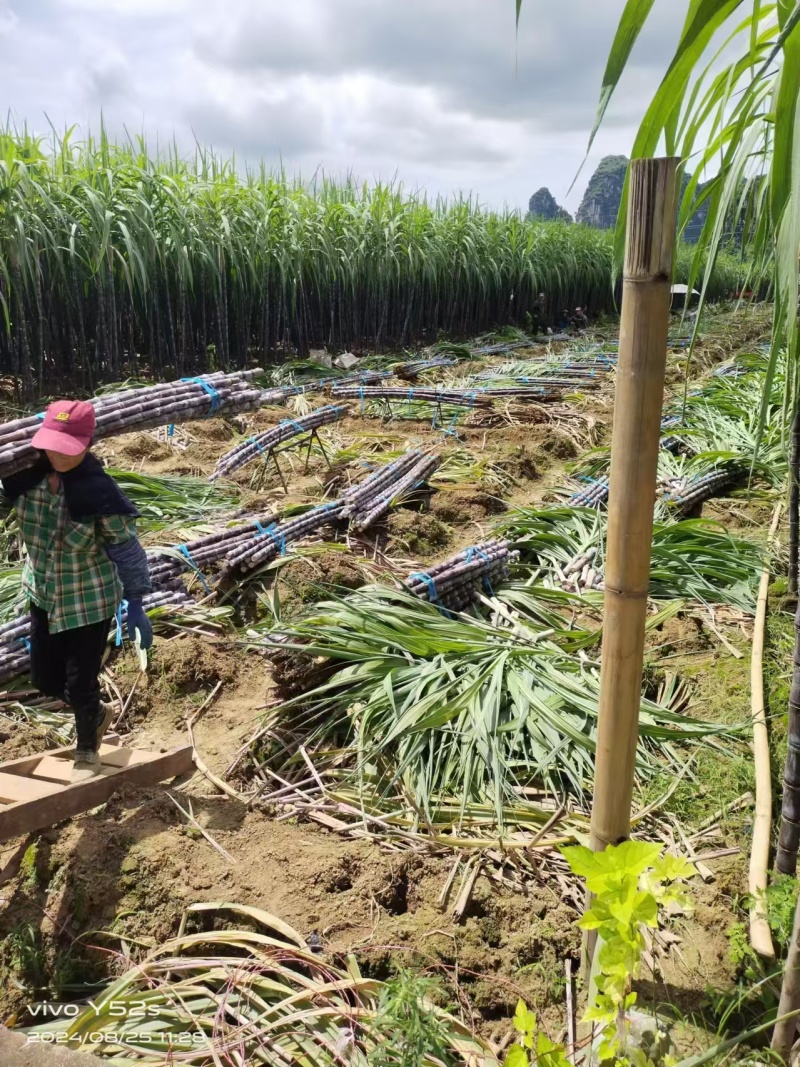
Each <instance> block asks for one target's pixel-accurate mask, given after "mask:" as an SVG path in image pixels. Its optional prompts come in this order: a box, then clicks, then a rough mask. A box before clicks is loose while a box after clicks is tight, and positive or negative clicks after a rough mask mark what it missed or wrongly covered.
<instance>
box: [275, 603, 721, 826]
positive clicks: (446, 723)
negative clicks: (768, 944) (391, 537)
mask: <svg viewBox="0 0 800 1067" xmlns="http://www.w3.org/2000/svg"><path fill="white" fill-rule="evenodd" d="M538 614H539V621H533V620H531V621H530V622H528V623H526V624H524V625H522V624H521V623H520V624H517V626H516V627H515V629H514V630H513V631H512V630H509V629H498V628H496V627H494V626H492V625H490V624H488V623H486V622H483V621H482V620H481V619H479V618H477V617H475V618H472V619H470V618H466V617H462V616H457V617H453V618H448V617H446V616H445V615H443V614H442V613H441V612H439V611H438V610H437V609H436V608H435V607H434V606H432V605H430V604H427V603H425V602H423V601H420V600H418V599H416V598H415V597H412V596H410V595H409V594H407V593H403V592H395V591H392V590H389V589H386V588H383V587H378V586H373V587H366V588H364V589H362V590H359V591H358V592H355V593H352V594H350V595H348V596H346V597H343V598H341V599H336V600H329V601H326V602H324V603H321V604H319V605H317V606H316V607H315V608H314V609H312V610H311V611H310V612H309V613H308V614H307V615H306V616H304V617H302V618H300V619H298V620H297V621H295V622H293V623H291V624H290V625H288V626H283V627H281V631H282V633H283V634H284V636H285V637H287V638H288V639H289V641H290V642H291V644H290V645H289V646H288V647H290V648H297V649H298V650H301V649H302V650H303V651H304V652H305V653H306V654H311V655H315V656H324V657H326V658H327V659H329V660H330V661H332V662H334V663H341V664H343V665H344V669H343V670H340V671H337V672H336V673H334V674H333V675H332V677H331V678H329V679H328V680H327V681H325V682H323V683H322V684H321V685H319V686H317V687H316V688H315V689H313V690H311V691H310V692H308V693H306V694H304V695H303V696H299V697H296V698H295V699H294V700H291V701H288V702H286V703H284V704H282V705H281V706H279V707H278V708H277V709H273V712H272V713H271V714H272V716H273V721H275V722H276V723H285V725H286V727H287V728H289V729H293V728H294V724H300V723H302V725H303V729H304V731H305V732H306V734H307V735H308V742H309V743H310V744H319V745H322V746H323V747H324V748H326V749H328V750H330V749H332V748H336V747H337V746H340V745H346V746H349V747H350V752H351V756H352V754H353V753H357V761H358V765H357V767H356V769H355V773H356V777H357V779H358V783H359V788H360V789H361V796H362V802H363V803H366V799H365V796H366V795H368V796H370V797H373V798H374V797H375V790H376V789H377V792H378V795H383V794H387V795H388V794H390V793H394V792H396V791H398V790H399V791H400V792H401V793H403V794H404V795H406V796H408V797H411V798H413V803H414V806H415V807H416V809H417V810H419V811H421V812H425V813H426V815H427V816H428V817H429V818H432V813H433V808H434V806H435V804H436V803H437V802H438V798H447V797H451V798H455V799H457V801H458V803H459V805H460V807H461V810H462V812H463V811H466V810H467V808H468V807H469V806H470V805H472V804H475V803H479V804H488V805H490V806H491V807H492V808H493V809H494V814H495V820H496V821H497V823H498V824H499V825H503V822H504V807H505V806H507V805H510V806H513V805H514V804H515V802H516V803H518V802H519V793H518V790H519V787H520V786H529V785H539V786H541V785H544V786H546V787H548V788H551V789H554V790H557V791H558V792H563V791H564V790H565V789H568V790H570V791H571V792H573V793H576V794H578V795H580V794H582V793H583V792H584V791H585V789H586V788H587V787H588V786H589V785H590V783H591V779H592V773H593V772H592V765H593V758H594V744H595V728H596V721H597V701H598V694H599V672H598V670H597V665H596V664H594V663H592V662H591V661H589V660H586V661H582V660H581V659H580V658H578V656H576V655H574V653H573V652H572V651H568V650H569V649H574V647H575V645H574V643H573V637H574V635H573V633H572V632H571V631H570V629H569V626H568V624H567V623H565V621H564V620H562V619H561V617H560V616H559V615H558V613H557V611H555V610H554V609H553V607H552V606H548V604H547V603H546V602H543V604H542V606H541V608H540V610H539V613H538ZM541 620H544V621H541ZM585 636H586V638H588V640H590V641H591V640H596V635H595V636H594V637H593V636H592V635H591V634H587V635H585ZM584 643H585V642H584ZM283 647H287V646H285V645H284V646H283ZM722 732H723V730H722V728H720V727H718V726H715V725H712V724H708V723H702V722H698V721H697V720H694V719H689V718H686V717H684V716H682V715H680V714H677V713H675V712H672V711H671V710H670V709H669V707H667V706H665V705H663V704H659V703H657V702H654V701H652V700H648V699H643V701H642V707H641V737H642V744H641V745H640V748H639V753H638V759H637V769H638V772H639V774H640V775H641V776H642V777H646V776H648V775H649V774H651V773H653V772H655V771H656V770H657V768H658V767H660V766H661V765H662V760H667V761H669V762H671V763H673V764H674V766H675V767H676V768H677V767H678V766H679V763H680V761H679V759H678V758H677V755H676V753H675V751H674V745H675V744H676V743H679V742H691V741H693V740H699V739H701V738H704V737H705V738H709V737H711V736H713V735H715V734H721V733H722Z"/></svg>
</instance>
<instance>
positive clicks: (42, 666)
mask: <svg viewBox="0 0 800 1067" xmlns="http://www.w3.org/2000/svg"><path fill="white" fill-rule="evenodd" d="M30 609H31V682H33V684H34V686H35V687H36V688H37V689H38V690H39V692H40V693H44V694H45V696H49V697H53V698H55V699H56V700H63V701H64V703H65V704H69V705H70V707H71V708H72V710H73V711H74V712H75V732H76V735H77V743H76V746H75V747H76V749H78V750H79V751H81V752H96V751H97V727H98V726H99V725H100V722H101V721H102V718H103V712H102V710H101V708H100V682H99V680H98V679H99V675H100V671H101V669H102V666H103V653H104V652H105V648H106V643H107V641H108V631H109V628H110V627H111V619H104V620H103V622H95V623H92V624H91V625H90V626H78V627H76V628H75V629H74V630H62V631H61V633H57V634H51V633H50V630H49V628H48V625H47V612H46V611H42V609H41V608H38V607H36V605H35V604H31V606H30Z"/></svg>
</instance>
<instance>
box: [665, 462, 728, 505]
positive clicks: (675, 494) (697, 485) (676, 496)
mask: <svg viewBox="0 0 800 1067" xmlns="http://www.w3.org/2000/svg"><path fill="white" fill-rule="evenodd" d="M735 478H736V473H735V471H732V470H729V469H726V468H724V467H721V468H719V469H717V470H712V471H708V472H707V473H705V474H697V475H694V476H693V477H689V478H687V477H685V476H678V477H674V478H664V479H662V480H661V481H660V482H659V485H658V489H657V495H658V496H659V497H660V498H661V499H662V501H663V502H664V503H665V504H669V505H671V506H674V507H675V508H677V509H678V510H680V511H691V510H692V508H694V507H696V506H697V505H698V504H702V503H703V501H704V500H710V499H711V497H713V496H716V495H717V494H718V493H719V492H720V491H721V490H723V489H726V488H727V487H728V486H729V485H730V484H731V483H732V482H733V481H734V480H735Z"/></svg>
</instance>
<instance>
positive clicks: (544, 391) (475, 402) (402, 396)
mask: <svg viewBox="0 0 800 1067" xmlns="http://www.w3.org/2000/svg"><path fill="white" fill-rule="evenodd" d="M563 391H564V390H563V387H561V386H554V385H552V384H548V385H541V386H537V387H529V386H519V385H507V386H500V387H497V388H494V389H488V388H481V389H436V388H425V387H421V388H420V387H416V386H413V387H411V388H409V389H398V388H391V387H389V388H386V387H383V388H381V387H374V388H364V387H361V388H353V387H352V386H334V387H333V391H332V395H333V397H334V398H337V399H350V400H361V401H362V402H364V401H366V400H407V401H408V402H409V403H412V402H417V401H418V402H420V403H424V404H450V405H452V406H455V407H467V408H472V407H486V406H488V405H489V404H491V403H492V402H493V401H494V400H501V399H513V400H517V401H520V402H524V401H526V400H533V401H539V402H540V401H542V400H558V399H560V398H561V396H562V394H563Z"/></svg>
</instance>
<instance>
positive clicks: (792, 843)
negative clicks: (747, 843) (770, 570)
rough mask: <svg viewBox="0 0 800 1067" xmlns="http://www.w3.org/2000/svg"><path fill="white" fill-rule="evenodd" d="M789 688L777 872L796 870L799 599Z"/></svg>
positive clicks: (799, 778)
mask: <svg viewBox="0 0 800 1067" xmlns="http://www.w3.org/2000/svg"><path fill="white" fill-rule="evenodd" d="M792 664H793V670H792V688H791V690H790V691H789V737H788V745H787V749H786V763H785V765H784V770H783V802H782V804H781V832H780V837H779V838H778V851H777V853H776V856H775V866H776V868H777V870H778V871H779V873H780V874H794V873H795V871H796V870H797V849H798V845H800V602H799V603H798V605H797V611H796V612H795V616H794V657H793V660H792Z"/></svg>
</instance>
